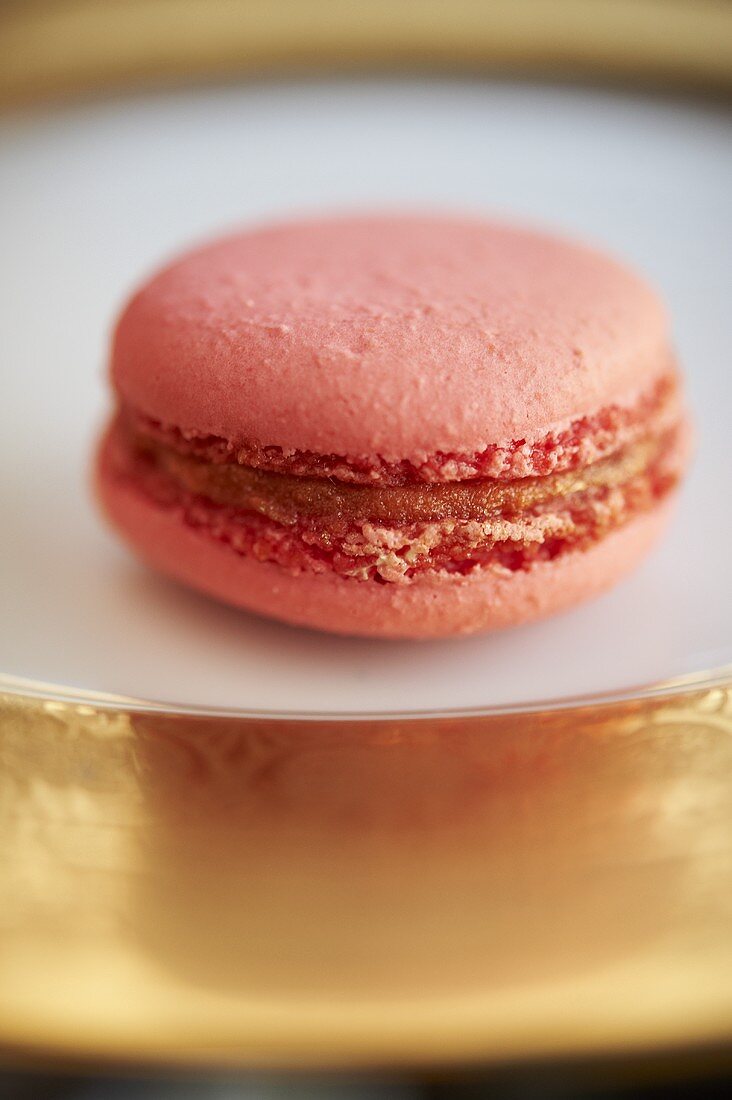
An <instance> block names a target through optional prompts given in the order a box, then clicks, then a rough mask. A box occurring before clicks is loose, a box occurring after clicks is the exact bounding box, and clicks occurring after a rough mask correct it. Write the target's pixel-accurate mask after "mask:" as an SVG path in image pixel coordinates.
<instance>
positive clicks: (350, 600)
mask: <svg viewBox="0 0 732 1100" xmlns="http://www.w3.org/2000/svg"><path fill="white" fill-rule="evenodd" d="M97 491H98V495H99V498H100V501H101V503H102V506H103V508H104V510H105V511H106V513H107V515H108V517H109V519H110V520H111V521H112V523H113V524H114V526H115V527H116V528H117V529H118V530H119V531H120V533H121V534H122V535H123V537H124V538H125V540H126V541H127V542H128V543H129V544H130V545H131V546H132V547H133V548H134V549H135V550H136V551H137V552H138V553H139V554H140V556H141V557H142V558H143V559H144V560H146V561H147V562H148V563H149V564H150V565H152V566H153V567H154V568H156V569H159V570H160V571H161V572H163V573H165V574H167V575H168V576H172V577H174V578H175V579H177V580H178V581H181V582H183V583H184V584H187V585H189V586H191V587H193V588H196V589H198V590H200V591H202V592H205V593H207V594H208V595H211V596H214V597H216V598H218V599H220V600H222V601H225V602H226V603H229V604H233V605H234V606H237V607H241V608H245V609H247V610H249V611H254V612H257V613H259V614H263V615H270V616H273V617H274V618H278V619H282V620H284V621H285V622H289V623H293V624H295V625H300V626H309V627H315V628H318V629H322V630H329V631H333V632H335V633H340V634H357V635H363V636H374V637H389V638H430V637H445V636H448V635H458V634H472V633H475V632H478V631H482V630H491V629H496V628H499V627H505V626H510V625H514V624H518V623H523V622H528V621H530V620H533V619H539V618H543V617H544V616H547V615H550V614H552V613H554V612H556V611H561V610H563V609H564V608H567V607H570V606H571V605H573V604H575V603H577V602H579V601H581V600H585V599H588V598H590V597H591V596H594V595H596V594H598V593H599V592H602V591H604V590H605V589H606V588H609V587H611V586H612V585H613V584H615V582H616V581H617V580H618V579H619V578H620V577H622V576H623V575H625V574H626V573H628V572H629V571H630V570H631V569H632V568H633V567H634V566H635V565H636V564H637V563H638V561H639V560H640V559H641V558H642V557H643V556H644V555H645V554H646V552H647V551H648V550H649V548H650V547H651V546H652V544H653V543H654V542H655V541H656V539H657V538H658V536H659V535H660V533H661V531H662V530H663V528H664V526H665V524H666V521H667V518H668V514H669V511H670V507H671V504H672V502H673V496H672V497H671V498H666V499H665V500H664V502H663V503H662V504H660V505H659V506H657V507H656V508H654V509H653V510H652V511H650V512H646V513H643V514H642V515H640V516H638V517H637V518H635V519H633V520H631V521H630V522H629V523H627V524H625V525H624V526H623V527H620V528H618V529H617V530H615V531H613V532H611V533H610V534H609V535H607V536H606V537H605V538H604V539H601V540H600V541H599V542H597V543H595V544H594V545H593V546H591V547H590V548H588V549H586V550H581V551H577V552H571V553H566V554H563V555H561V556H559V557H557V558H555V559H554V560H553V561H548V562H541V563H539V564H536V565H534V566H533V567H532V568H531V569H529V570H527V571H522V572H515V573H510V574H503V573H499V572H497V571H494V570H492V569H486V570H478V571H476V572H473V573H471V574H469V575H467V576H456V575H446V574H439V573H438V574H425V575H424V576H422V577H420V578H419V579H418V580H415V582H414V583H412V584H410V585H407V586H402V585H394V584H375V583H368V582H363V581H360V580H354V579H352V578H343V577H339V576H337V575H335V574H334V573H317V574H316V573H309V574H308V573H301V574H300V575H292V574H290V573H288V572H287V571H286V570H284V569H281V568H280V567H279V566H277V565H272V564H270V563H267V562H258V561H256V560H255V559H253V558H251V557H245V556H241V555H238V554H234V553H232V552H231V550H230V549H229V547H227V546H225V545H223V544H222V543H220V542H217V541H215V540H214V539H212V538H211V537H210V536H209V535H207V534H205V533H202V532H201V531H200V530H196V529H194V528H192V527H189V526H187V525H185V524H183V523H182V522H181V520H180V516H179V514H178V512H177V511H176V510H173V509H166V508H162V507H160V506H158V505H156V504H154V503H153V502H152V501H151V499H150V498H149V497H147V496H145V495H144V494H143V493H142V492H140V491H139V490H138V489H137V488H136V487H135V486H134V485H133V484H132V483H131V482H130V481H128V480H123V479H120V478H119V477H118V476H116V475H115V473H114V471H113V470H112V469H110V464H109V461H108V460H107V459H106V456H105V448H104V447H103V449H102V452H101V456H100V463H99V466H98V470H97Z"/></svg>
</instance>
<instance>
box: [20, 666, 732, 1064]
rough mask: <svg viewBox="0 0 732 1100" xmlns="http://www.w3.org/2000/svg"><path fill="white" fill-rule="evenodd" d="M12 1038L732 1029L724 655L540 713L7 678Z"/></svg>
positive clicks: (465, 1050)
mask: <svg viewBox="0 0 732 1100" xmlns="http://www.w3.org/2000/svg"><path fill="white" fill-rule="evenodd" d="M0 764H1V765H2V769H1V775H2V780H1V782H2V787H1V788H0V790H1V792H2V794H1V797H0V807H1V816H0V836H2V845H3V846H2V855H1V858H0V928H1V929H2V933H1V936H0V943H1V950H0V1039H1V1040H2V1045H3V1046H4V1047H5V1049H6V1050H13V1051H15V1052H16V1053H17V1052H26V1053H29V1054H30V1053H36V1054H37V1053H45V1054H52V1055H63V1056H67V1057H68V1056H72V1057H73V1056H76V1057H82V1056H87V1057H96V1058H105V1057H107V1058H108V1057H114V1058H125V1059H151V1060H155V1059H164V1060H170V1061H175V1062H190V1063H195V1062H213V1063H231V1064H248V1065H253V1064H279V1065H282V1064H285V1065H301V1064H319V1065H320V1064H344V1063H350V1064H353V1063H362V1064H374V1063H385V1062H387V1063H388V1062H430V1061H434V1060H437V1061H440V1062H445V1061H449V1060H453V1059H482V1060H503V1059H511V1058H526V1057H533V1056H543V1055H554V1054H556V1055H566V1054H578V1053H590V1052H593V1053H597V1052H604V1053H608V1052H612V1051H617V1050H627V1051H630V1050H634V1049H635V1050H638V1049H646V1048H661V1047H666V1046H669V1045H673V1044H683V1045H685V1046H687V1047H689V1046H694V1045H695V1044H702V1043H712V1042H724V1041H726V1040H729V1039H730V1038H732V681H730V682H729V683H727V684H724V685H721V686H716V687H708V688H700V689H699V688H697V689H693V690H689V691H686V692H681V693H677V694H671V695H668V696H660V697H656V698H646V699H643V700H641V699H635V700H629V701H623V702H614V703H609V704H604V705H592V706H581V707H579V708H574V709H566V710H556V711H553V712H551V711H549V712H548V711H544V712H537V713H533V714H504V715H500V714H499V715H493V716H487V717H480V716H464V717H453V718H417V719H409V718H404V719H397V718H394V719H391V718H384V719H378V720H369V721H359V720H344V719H334V720H320V721H319V720H298V721H295V720H292V721H290V720H284V719H280V720H272V719H266V718H264V719H244V718H236V717H206V716H184V715H175V714H170V713H155V712H149V713H143V712H135V711H129V712H128V711H126V710H124V709H115V708H113V709H111V710H108V709H105V708H104V707H95V706H92V705H89V704H82V705H79V704H75V703H73V702H70V701H69V702H66V701H62V700H58V701H50V700H45V701H44V700H43V699H33V698H29V697H23V696H19V695H12V694H8V695H6V696H5V697H3V698H2V702H1V704H0Z"/></svg>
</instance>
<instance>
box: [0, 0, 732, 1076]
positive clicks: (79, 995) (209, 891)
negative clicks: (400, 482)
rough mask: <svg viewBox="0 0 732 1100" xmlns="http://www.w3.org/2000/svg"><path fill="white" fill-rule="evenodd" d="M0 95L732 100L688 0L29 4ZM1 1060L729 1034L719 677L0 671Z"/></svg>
mask: <svg viewBox="0 0 732 1100" xmlns="http://www.w3.org/2000/svg"><path fill="white" fill-rule="evenodd" d="M0 60H1V61H2V64H0V103H3V104H5V105H12V104H18V103H22V102H27V101H28V100H30V99H34V98H39V97H41V98H43V97H55V96H59V95H65V94H72V93H80V92H81V93H87V94H88V93H90V92H93V91H96V90H100V89H107V88H113V87H129V86H131V85H140V84H145V83H159V82H160V81H161V80H172V81H177V80H181V79H185V80H190V79H195V78H205V77H210V76H214V77H216V78H221V76H224V75H228V76H237V75H254V74H260V73H270V72H272V73H279V72H283V71H290V72H291V71H293V70H296V69H299V70H312V71H323V70H331V71H333V70H336V69H340V70H343V69H353V68H370V69H373V68H375V67H382V68H383V67H392V68H394V67H397V68H399V69H404V68H419V67H422V68H424V67H429V68H431V69H435V68H441V69H456V70H457V69H461V70H466V69H468V70H474V71H484V70H485V69H486V68H487V67H490V68H491V69H492V70H493V71H496V70H502V71H512V72H518V71H520V72H531V73H536V72H541V73H545V74H549V75H557V76H561V77H562V78H564V77H565V76H566V75H576V76H579V75H583V74H591V75H593V76H596V77H599V78H602V79H605V78H612V79H619V80H623V81H645V82H655V83H657V84H661V85H666V86H668V85H669V84H673V85H674V86H689V87H694V88H696V89H700V90H704V91H713V92H719V91H720V90H725V91H726V90H728V89H729V87H730V84H732V8H730V6H729V5H725V4H723V3H716V2H712V0H708V2H696V3H685V2H681V0H665V2H664V0H592V2H588V0H555V2H552V3H546V2H543V0H523V2H521V0H519V2H494V3H483V2H478V0H474V2H472V0H454V2H452V3H450V4H444V3H441V2H437V0H422V2H421V3H420V4H412V3H399V2H396V0H388V2H387V0H370V2H369V3H350V2H349V3H346V2H342V3H338V2H328V0H291V2H289V3H287V2H284V0H283V2H280V3H279V4H278V3H272V2H271V0H251V2H249V3H241V4H234V3H231V2H228V0H187V2H185V3H184V2H177V0H144V2H143V0H127V2H116V3H108V4H107V3H104V4H101V3H92V2H78V0H77V2H70V0H66V2H64V0H57V2H52V0H45V2H44V0H38V2H28V3H11V4H6V5H4V6H3V7H2V8H1V9H0ZM0 764H1V765H2V767H1V768H0V842H1V843H0V932H1V933H2V935H1V937H0V1049H2V1050H4V1051H5V1052H6V1053H9V1054H13V1055H15V1056H18V1055H19V1054H25V1055H27V1056H29V1057H38V1056H41V1055H43V1056H46V1057H58V1058H61V1057H63V1058H65V1059H67V1060H68V1059H71V1060H74V1059H84V1060H89V1059H91V1060H98V1061H99V1060H107V1059H118V1060H124V1061H149V1062H160V1061H167V1062H170V1063H175V1064H180V1065H183V1064H209V1065H211V1064H229V1065H237V1066H253V1065H278V1066H304V1065H309V1066H314V1065H318V1066H322V1065H356V1064H357V1065H375V1064H400V1065H403V1064H434V1063H442V1064H445V1063H448V1062H454V1061H457V1060H463V1061H464V1060H470V1061H476V1060H477V1061H483V1062H485V1061H490V1062H494V1063H495V1062H501V1061H511V1060H516V1059H527V1058H536V1057H547V1056H548V1057H556V1056H571V1057H574V1056H578V1055H584V1054H592V1055H597V1054H608V1053H612V1052H616V1053H624V1054H627V1053H629V1052H631V1051H641V1052H642V1051H649V1050H655V1051H659V1050H661V1049H664V1048H667V1047H669V1046H673V1045H676V1046H681V1047H685V1048H689V1049H690V1048H692V1047H697V1048H699V1049H701V1048H703V1047H705V1046H707V1045H709V1044H714V1043H716V1044H721V1045H723V1044H724V1043H726V1042H728V1041H729V1040H730V1038H731V1037H732V939H731V938H730V935H729V919H730V906H729V897H730V890H731V885H730V884H731V883H732V672H730V670H720V671H719V672H717V673H715V674H711V673H710V674H708V675H701V676H700V677H693V678H691V680H689V681H686V682H685V681H678V682H675V683H674V684H670V685H658V686H656V687H654V688H649V689H644V690H641V691H638V692H632V693H630V694H626V695H625V696H622V697H615V698H612V699H604V700H602V699H592V700H567V701H566V702H564V703H562V704H551V705H547V706H541V705H537V706H535V707H532V708H528V709H520V708H519V709H516V708H513V709H512V708H506V709H504V710H501V711H494V712H464V713H454V714H421V715H382V716H373V717H370V718H363V717H360V718H359V717H358V716H347V715H340V716H327V717H326V716H317V715H311V716H289V715H275V714H265V715H262V714H243V713H242V714H231V713H229V714H227V713H223V712H219V713H214V712H210V711H209V712H207V711H196V710H193V709H188V710H184V709H181V708H175V707H172V706H171V707H167V706H165V705H160V704H152V703H140V702H136V701H134V700H123V699H115V698H110V697H102V696H99V695H96V694H94V693H87V692H79V693H77V692H74V691H71V690H69V689H63V688H53V687H49V686H47V685H32V684H27V683H23V682H20V681H13V680H12V679H9V678H5V680H4V681H3V682H2V683H0Z"/></svg>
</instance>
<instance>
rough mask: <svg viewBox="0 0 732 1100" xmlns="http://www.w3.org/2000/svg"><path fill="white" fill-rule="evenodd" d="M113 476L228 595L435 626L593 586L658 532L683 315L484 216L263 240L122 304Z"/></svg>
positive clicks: (399, 628)
mask: <svg viewBox="0 0 732 1100" xmlns="http://www.w3.org/2000/svg"><path fill="white" fill-rule="evenodd" d="M112 380H113V385H114V389H115V392H116V397H117V408H116V411H115V414H114V417H113V420H112V423H111V425H110V427H109V428H108V430H107V432H106V434H105V437H104V440H103V442H102V446H101V450H100V454H99V461H98V487H99V494H100V498H101V501H102V503H103V506H104V509H105V511H106V513H107V515H108V516H109V518H110V519H111V521H112V523H113V524H114V525H115V526H116V528H117V529H118V530H119V531H120V533H121V534H122V536H123V537H124V538H125V539H126V540H127V542H128V543H129V544H130V545H131V546H132V547H133V548H134V549H135V550H136V551H137V552H138V553H139V555H140V556H141V557H142V558H144V559H145V560H146V561H148V562H149V563H150V564H151V565H153V566H154V567H156V568H157V569H159V570H161V571H162V572H164V573H167V574H168V575H169V576H172V577H175V578H176V579H178V580H180V581H182V582H184V583H186V584H188V585H191V586H193V587H195V588H197V589H200V590H202V591H204V592H207V593H209V594H211V595H212V596H216V597H218V598H219V599H221V600H224V601H226V602H228V603H231V604H235V605H236V606H239V607H243V608H247V609H249V610H252V611H257V612H260V613H262V614H266V615H272V616H275V617H277V618H280V619H284V620H286V621H288V622H292V623H298V624H302V625H307V626H312V627H319V628H322V629H324V630H332V631H337V632H340V633H346V634H362V635H377V636H384V637H439V636H446V635H450V634H467V633H472V632H475V631H480V630H488V629H491V628H495V627H502V626H507V625H511V624H514V623H519V622H525V621H528V620H530V619H535V618H538V617H540V616H544V615H547V614H550V613H552V612H555V611H558V610H560V609H562V608H565V607H568V606H570V605H571V604H574V603H576V602H577V601H579V600H583V599H585V598H587V597H590V596H592V595H594V594H595V593H598V592H600V591H601V590H603V589H605V588H607V587H609V586H610V585H612V584H613V583H614V582H615V581H617V580H618V579H619V578H620V577H621V576H622V575H623V574H624V573H626V572H627V571H628V570H629V569H631V568H632V567H633V566H634V565H635V564H636V563H637V562H638V561H639V560H640V559H641V558H642V557H643V555H644V554H645V553H646V551H647V550H648V549H649V548H650V546H651V545H652V543H653V542H654V540H655V539H656V537H657V535H658V534H659V532H660V531H661V529H662V527H663V525H664V522H665V520H666V517H667V515H668V513H669V510H670V505H671V503H672V501H673V498H674V495H675V490H676V488H677V486H678V483H679V480H680V477H681V475H682V473H683V469H684V466H685V463H686V454H687V437H688V428H687V417H686V413H685V411H684V405H683V400H682V396H681V392H680V387H679V378H678V373H677V368H676V365H675V361H674V356H673V352H672V349H671V345H670V340H669V332H668V324H667V320H666V316H665V313H664V310H663V308H662V305H661V303H660V302H659V300H658V298H657V296H656V295H655V293H654V292H653V291H652V290H651V289H650V288H649V287H648V286H647V285H646V283H645V282H643V281H642V280H641V279H640V278H639V277H638V276H637V275H636V274H634V273H633V272H631V271H629V270H628V269H627V268H625V267H623V266H621V265H619V264H618V263H617V262H616V261H614V260H611V259H609V258H607V257H606V256H603V255H601V254H600V253H598V252H595V251H592V250H590V249H588V248H585V247H583V246H580V245H577V244H575V243H571V242H568V241H564V240H559V239H556V238H553V237H550V236H546V235H543V234H540V233H536V232H531V231H527V230H523V229H517V228H511V227H506V226H503V225H498V224H495V223H491V222H487V221H480V220H475V219H468V218H455V217H451V218H444V217H437V218H436V217H426V216H406V217H405V216H399V217H397V216H373V217H358V218H333V219H328V220H317V221H316V220H313V221H303V222H292V223H286V224H282V225H276V226H268V227H265V228H261V229H256V230H253V231H250V232H246V233H239V234H237V235H235V236H231V237H228V238H225V239H223V240H220V241H217V242H214V243H213V244H210V245H208V246H205V247H203V248H200V249H197V250H195V251H193V252H190V253H188V254H186V255H184V256H183V257H181V258H180V259H178V260H176V261H175V262H174V263H172V264H171V265H170V266H168V267H167V268H165V269H164V270H163V271H161V272H160V273H159V274H158V275H156V276H155V277H154V278H153V279H152V280H151V281H150V282H148V283H147V284H146V285H145V286H143V287H142V289H141V290H140V291H139V292H138V293H137V294H136V295H135V296H134V297H133V299H132V300H131V301H130V303H129V304H128V305H127V307H126V309H125V310H124V312H123V314H122V316H121V318H120V320H119V323H118V325H117V329H116V332H115V336H114V342H113V351H112Z"/></svg>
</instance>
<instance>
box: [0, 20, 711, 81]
mask: <svg viewBox="0 0 732 1100" xmlns="http://www.w3.org/2000/svg"><path fill="white" fill-rule="evenodd" d="M0 59H1V60H2V64H0V102H2V101H3V100H5V101H6V102H7V101H13V100H18V99H24V98H29V97H38V96H44V95H49V94H59V93H68V92H75V91H83V90H87V91H88V90H90V89H95V88H99V87H109V86H114V85H125V84H130V83H137V84H139V83H142V82H148V83H156V84H158V83H160V82H161V80H164V79H168V80H179V79H181V78H183V79H185V80H191V79H196V78H199V77H202V76H211V75H218V76H221V75H239V74H249V75H253V74H258V73H263V72H272V71H274V72H278V71H282V70H283V69H292V68H297V67H299V68H300V69H303V70H310V71H318V70H322V69H341V70H343V69H353V68H356V69H363V68H370V69H373V68H375V67H381V68H392V69H393V68H399V69H404V68H409V67H412V68H414V67H419V66H421V67H425V66H426V67H429V68H433V69H434V68H441V69H448V70H450V69H453V70H455V69H466V68H468V69H470V68H472V69H473V70H475V71H483V70H485V68H486V66H491V67H493V68H494V69H495V68H499V69H504V70H507V71H524V72H526V71H529V72H537V71H539V72H543V73H548V74H550V75H558V76H561V77H566V76H567V75H568V74H569V75H571V74H575V75H581V74H588V73H589V74H592V75H601V76H610V77H614V78H616V79H623V80H629V79H633V80H636V81H637V80H641V81H647V82H652V81H655V82H659V81H661V82H668V81H671V82H673V83H674V84H687V85H693V86H696V87H703V88H707V89H720V88H724V89H727V90H728V89H729V87H730V85H732V5H730V4H727V3H725V2H724V0H722V2H720V0H450V2H449V3H445V0H239V2H237V0H105V2H103V3H100V2H98V0H86V2H84V0H26V2H23V3H18V2H12V3H6V4H4V5H2V6H0Z"/></svg>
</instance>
